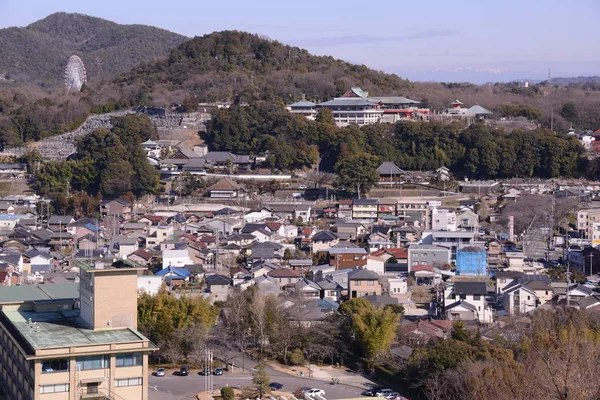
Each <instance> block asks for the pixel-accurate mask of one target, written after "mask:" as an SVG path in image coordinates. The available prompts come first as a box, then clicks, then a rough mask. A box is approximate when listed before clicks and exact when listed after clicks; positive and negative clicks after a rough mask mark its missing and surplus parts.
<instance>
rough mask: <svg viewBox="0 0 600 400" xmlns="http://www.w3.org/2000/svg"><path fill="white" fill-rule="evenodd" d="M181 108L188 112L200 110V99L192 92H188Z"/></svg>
mask: <svg viewBox="0 0 600 400" xmlns="http://www.w3.org/2000/svg"><path fill="white" fill-rule="evenodd" d="M181 108H182V110H183V112H186V113H190V112H195V111H198V99H197V98H196V96H195V95H193V94H191V93H190V94H187V95H186V96H185V99H183V103H181Z"/></svg>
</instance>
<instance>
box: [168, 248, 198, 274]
mask: <svg viewBox="0 0 600 400" xmlns="http://www.w3.org/2000/svg"><path fill="white" fill-rule="evenodd" d="M188 264H194V262H193V261H192V259H191V258H190V253H189V251H187V250H163V251H162V267H163V269H164V268H167V267H174V268H180V267H183V266H185V265H188Z"/></svg>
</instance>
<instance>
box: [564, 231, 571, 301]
mask: <svg viewBox="0 0 600 400" xmlns="http://www.w3.org/2000/svg"><path fill="white" fill-rule="evenodd" d="M568 226H569V223H568V222H565V249H566V250H567V256H566V258H565V263H566V264H567V273H566V276H567V307H570V306H571V301H570V297H569V285H570V283H571V269H570V265H569V245H568V241H567V236H568V234H567V227H568Z"/></svg>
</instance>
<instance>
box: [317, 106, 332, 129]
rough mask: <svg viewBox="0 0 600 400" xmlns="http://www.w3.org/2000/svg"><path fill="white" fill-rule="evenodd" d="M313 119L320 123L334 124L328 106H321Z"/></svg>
mask: <svg viewBox="0 0 600 400" xmlns="http://www.w3.org/2000/svg"><path fill="white" fill-rule="evenodd" d="M315 121H317V122H319V123H321V124H327V125H335V119H334V118H333V113H332V112H331V110H330V109H329V108H325V107H322V108H320V109H319V111H318V112H317V116H316V117H315Z"/></svg>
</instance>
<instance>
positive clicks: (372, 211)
mask: <svg viewBox="0 0 600 400" xmlns="http://www.w3.org/2000/svg"><path fill="white" fill-rule="evenodd" d="M352 219H365V220H373V221H374V220H376V219H377V199H355V200H354V201H352Z"/></svg>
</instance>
